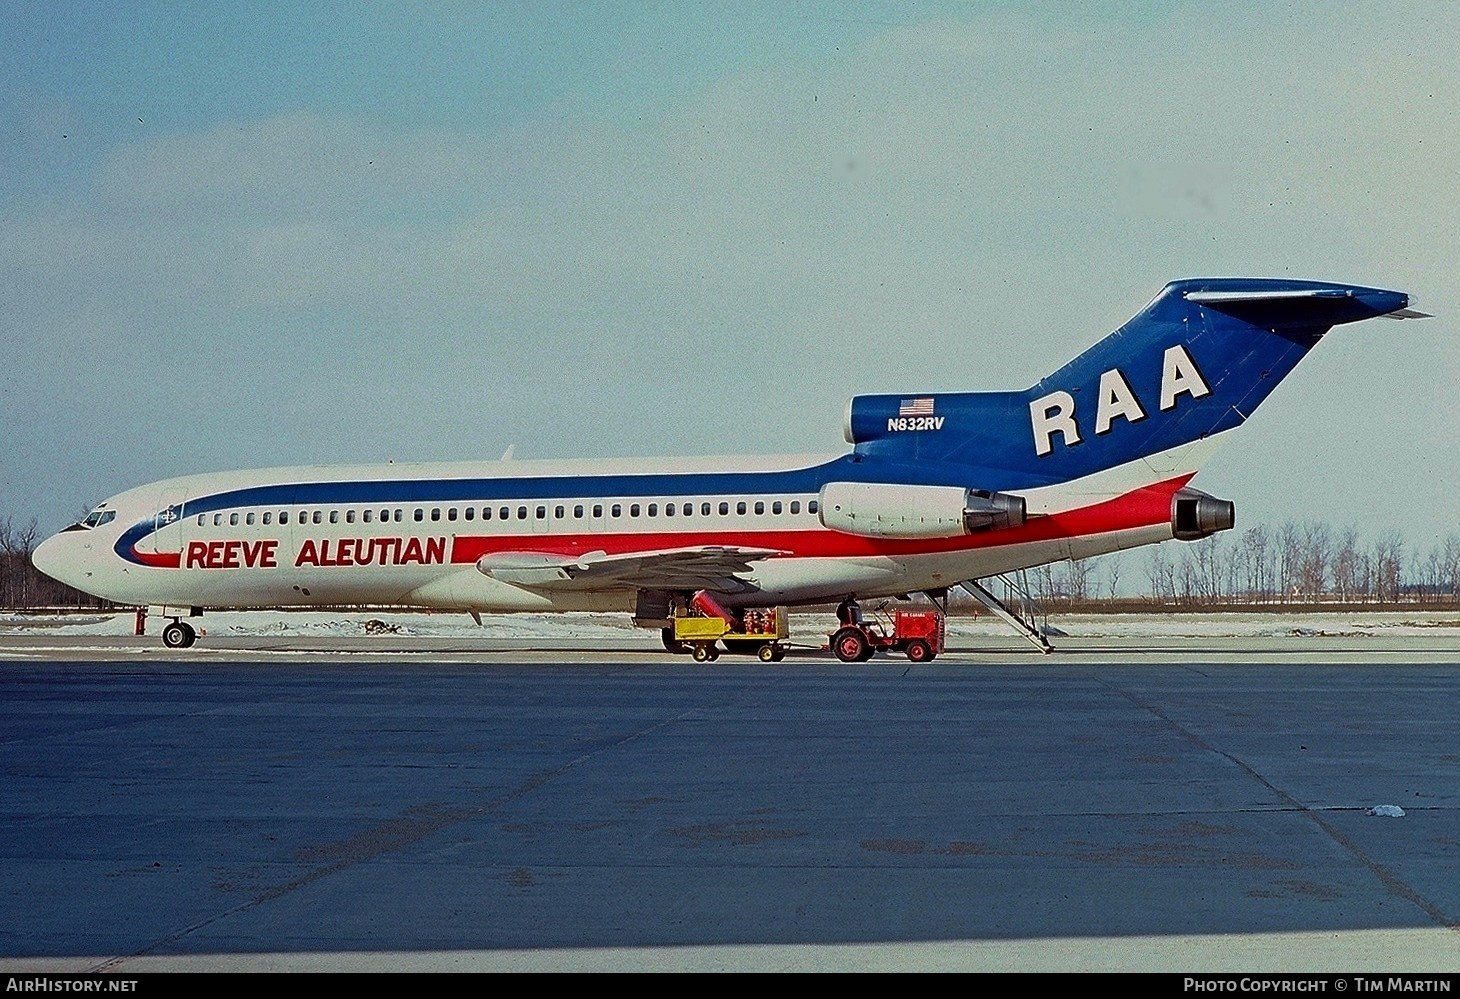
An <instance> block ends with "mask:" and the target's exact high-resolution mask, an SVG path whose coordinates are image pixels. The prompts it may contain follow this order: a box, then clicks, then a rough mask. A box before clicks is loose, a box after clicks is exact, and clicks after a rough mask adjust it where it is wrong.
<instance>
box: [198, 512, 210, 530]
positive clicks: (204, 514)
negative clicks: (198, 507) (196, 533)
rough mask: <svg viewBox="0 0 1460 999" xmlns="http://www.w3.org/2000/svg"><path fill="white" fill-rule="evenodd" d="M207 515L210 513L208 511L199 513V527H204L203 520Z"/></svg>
mask: <svg viewBox="0 0 1460 999" xmlns="http://www.w3.org/2000/svg"><path fill="white" fill-rule="evenodd" d="M207 516H208V515H207V514H206V513H200V514H198V526H199V527H202V526H203V521H204V520H205V519H206V518H207Z"/></svg>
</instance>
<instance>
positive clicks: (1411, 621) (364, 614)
mask: <svg viewBox="0 0 1460 999" xmlns="http://www.w3.org/2000/svg"><path fill="white" fill-rule="evenodd" d="M194 623H195V624H197V625H200V626H202V627H203V628H205V629H206V630H207V632H208V633H209V634H212V635H239V636H247V635H260V636H290V635H298V636H317V637H361V636H365V635H370V634H391V635H397V636H404V637H423V638H485V639H519V638H520V639H578V638H583V639H599V640H602V639H604V638H608V637H612V636H614V635H619V636H622V637H630V638H649V637H657V636H653V633H652V632H644V631H640V630H639V629H636V628H635V627H634V626H633V624H632V623H631V622H630V621H629V618H628V617H627V615H623V614H589V613H563V614H484V615H482V623H481V625H480V626H478V625H477V624H476V623H475V622H474V621H473V620H472V619H471V618H470V617H469V616H468V615H466V614H452V613H439V612H438V613H429V612H424V611H422V612H412V611H361V612H356V613H344V612H323V611H267V610H260V611H218V612H211V611H210V612H209V613H208V614H206V615H204V617H203V618H201V619H199V620H196V621H194ZM162 624H163V622H162V621H159V620H156V619H153V620H149V621H148V622H147V633H148V634H149V635H154V634H158V633H160V631H161V628H162ZM834 624H835V620H834V618H833V616H832V615H831V614H830V613H825V612H799V611H798V612H794V613H793V614H792V615H791V641H792V642H796V641H797V640H798V639H799V640H802V641H811V640H813V639H815V640H821V639H822V638H824V636H825V635H826V634H827V633H828V632H829V631H831V630H832V628H833V626H834ZM1047 625H1048V627H1049V629H1050V631H1049V634H1050V636H1051V638H1055V637H1059V636H1062V635H1063V636H1068V637H1072V638H1220V637H1232V638H1243V637H1247V638H1268V637H1284V636H1292V637H1295V638H1309V637H1321V636H1326V635H1344V636H1349V635H1394V636H1400V635H1432V636H1436V637H1443V636H1455V637H1457V638H1460V614H1456V613H1455V612H1453V611H1452V612H1419V611H1408V610H1403V609H1400V610H1394V609H1376V610H1374V611H1353V612H1343V613H1295V614H1257V613H1212V614H1190V613H1152V614H1056V615H1051V616H1050V617H1049V618H1048V619H1047ZM133 627H134V617H133V615H132V614H131V613H121V614H106V613H96V612H93V613H86V612H79V613H69V614H56V613H33V614H32V613H20V612H9V613H0V635H26V634H30V635H95V636H118V635H130V634H132V633H133ZM948 633H949V635H950V637H951V636H961V637H968V638H973V637H992V638H1000V637H1010V638H1016V639H1017V636H1016V635H1015V633H1014V632H1013V631H1012V630H1011V629H1010V627H1009V626H1008V625H1007V624H1005V623H1004V622H1003V621H1001V620H1000V619H998V618H997V617H995V616H993V615H992V614H987V613H981V614H979V615H978V616H977V617H969V616H966V615H963V614H958V615H955V616H953V617H950V618H949V619H948Z"/></svg>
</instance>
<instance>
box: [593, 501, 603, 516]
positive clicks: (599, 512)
mask: <svg viewBox="0 0 1460 999" xmlns="http://www.w3.org/2000/svg"><path fill="white" fill-rule="evenodd" d="M593 516H595V517H602V516H603V504H602V503H595V504H593Z"/></svg>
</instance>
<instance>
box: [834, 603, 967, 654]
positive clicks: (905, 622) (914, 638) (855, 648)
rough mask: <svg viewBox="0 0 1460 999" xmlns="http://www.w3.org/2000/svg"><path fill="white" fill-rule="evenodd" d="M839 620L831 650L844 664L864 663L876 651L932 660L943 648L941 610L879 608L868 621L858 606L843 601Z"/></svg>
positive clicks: (943, 628)
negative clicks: (883, 610)
mask: <svg viewBox="0 0 1460 999" xmlns="http://www.w3.org/2000/svg"><path fill="white" fill-rule="evenodd" d="M836 616H837V620H838V621H839V622H841V624H840V627H838V628H837V630H836V631H834V632H833V633H832V635H831V651H832V652H834V653H836V657H837V658H838V659H840V660H841V661H842V662H844V663H864V662H866V661H867V660H868V659H871V658H872V657H873V656H874V655H876V654H877V653H878V652H901V653H902V654H903V655H905V656H907V657H908V659H909V660H910V661H912V662H915V663H926V662H932V661H933V659H934V658H935V657H936V656H937V655H938V654H939V653H940V652H942V651H943V643H944V638H945V636H946V621H945V618H944V615H943V612H942V611H936V610H927V611H913V610H894V611H893V612H892V614H891V615H888V614H886V613H885V612H882V611H880V609H879V617H880V620H875V619H874V620H867V619H866V618H864V617H863V616H862V611H861V608H859V607H858V606H857V605H856V603H855V602H853V601H851V600H845V601H843V602H842V603H841V605H840V606H838V607H837V609H836Z"/></svg>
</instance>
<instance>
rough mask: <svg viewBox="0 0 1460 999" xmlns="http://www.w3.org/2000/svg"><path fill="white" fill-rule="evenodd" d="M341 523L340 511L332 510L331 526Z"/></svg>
mask: <svg viewBox="0 0 1460 999" xmlns="http://www.w3.org/2000/svg"><path fill="white" fill-rule="evenodd" d="M339 522H340V511H338V510H331V511H330V523H331V524H338V523H339Z"/></svg>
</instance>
